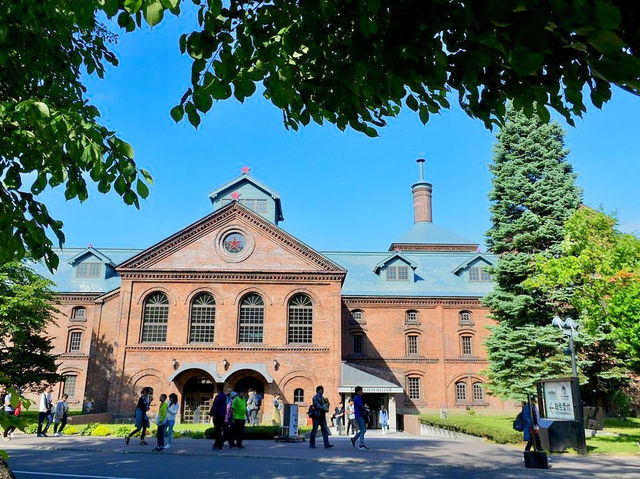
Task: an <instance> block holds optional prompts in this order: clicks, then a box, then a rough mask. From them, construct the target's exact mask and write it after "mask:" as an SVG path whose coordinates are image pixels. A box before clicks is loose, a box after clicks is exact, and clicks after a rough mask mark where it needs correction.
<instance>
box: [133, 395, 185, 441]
mask: <svg viewBox="0 0 640 479" xmlns="http://www.w3.org/2000/svg"><path fill="white" fill-rule="evenodd" d="M158 399H159V401H160V405H159V406H158V414H157V415H156V424H157V426H158V430H157V432H156V440H157V444H156V447H155V448H154V449H153V451H154V452H157V451H164V450H166V449H170V448H171V440H172V439H173V427H174V425H175V423H176V416H177V415H178V411H179V410H180V405H179V404H178V395H177V394H174V393H171V394H169V396H168V398H167V395H166V394H160V397H159V398H158ZM167 399H168V401H167ZM152 401H153V389H152V388H150V387H145V388H142V393H141V394H140V398H139V399H138V403H137V404H136V411H135V421H136V422H135V426H136V427H135V429H134V430H133V431H131V432H130V433H129V434H128V435H127V436H125V438H124V442H125V444H126V445H127V446H128V445H129V441H131V438H132V437H133V436H134V435H135V434H137V433H140V445H142V446H146V445H147V444H148V443H147V441H145V437H146V435H147V429H149V427H150V425H151V424H150V421H149V416H148V415H147V413H148V412H149V409H151V402H152Z"/></svg>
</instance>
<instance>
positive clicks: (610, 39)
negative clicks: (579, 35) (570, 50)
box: [587, 30, 625, 53]
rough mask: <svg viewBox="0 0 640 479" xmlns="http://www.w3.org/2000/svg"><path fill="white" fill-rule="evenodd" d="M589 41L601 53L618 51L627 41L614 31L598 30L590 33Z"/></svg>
mask: <svg viewBox="0 0 640 479" xmlns="http://www.w3.org/2000/svg"><path fill="white" fill-rule="evenodd" d="M587 43H588V44H590V45H591V46H593V48H595V49H596V50H598V51H599V52H600V53H616V52H618V51H620V50H622V49H623V48H624V46H625V42H624V41H623V40H622V38H620V37H619V36H618V35H616V34H615V33H613V32H610V31H607V30H597V31H595V32H593V33H592V34H591V35H589V38H588V40H587Z"/></svg>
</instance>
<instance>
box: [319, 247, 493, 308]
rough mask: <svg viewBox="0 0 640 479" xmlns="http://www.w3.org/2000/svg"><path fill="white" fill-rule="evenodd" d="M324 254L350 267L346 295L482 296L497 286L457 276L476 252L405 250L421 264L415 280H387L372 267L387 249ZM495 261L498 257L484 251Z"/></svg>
mask: <svg viewBox="0 0 640 479" xmlns="http://www.w3.org/2000/svg"><path fill="white" fill-rule="evenodd" d="M322 254H323V255H324V256H326V257H327V258H329V259H330V260H332V261H334V262H335V263H338V264H339V265H340V266H342V267H343V268H344V269H346V270H347V277H346V278H345V280H344V284H343V285H342V294H343V295H344V296H413V297H436V296H446V297H448V296H452V297H453V296H467V297H482V296H485V295H486V294H487V293H489V292H490V291H491V290H492V289H493V282H491V281H486V282H485V281H469V278H468V277H467V275H461V276H457V275H455V274H453V270H454V269H455V268H456V267H457V266H458V265H460V264H461V263H463V262H465V261H467V260H469V259H471V258H474V257H476V256H477V253H474V252H432V251H416V252H410V251H403V252H402V255H403V256H404V257H406V258H407V259H409V260H411V261H412V262H413V263H415V264H417V265H418V267H417V268H416V270H415V271H414V279H415V281H414V282H411V281H387V280H386V278H385V277H384V275H382V276H378V275H376V274H375V273H374V272H373V271H372V265H375V264H378V263H379V262H380V261H382V260H384V259H385V258H387V257H388V256H389V252H388V251H384V252H370V253H365V252H334V251H332V252H322ZM484 257H485V258H488V259H490V260H491V261H492V262H495V260H496V258H495V257H494V256H491V255H484Z"/></svg>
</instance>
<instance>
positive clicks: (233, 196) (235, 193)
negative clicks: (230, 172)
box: [231, 191, 240, 201]
mask: <svg viewBox="0 0 640 479" xmlns="http://www.w3.org/2000/svg"><path fill="white" fill-rule="evenodd" d="M231 198H233V199H234V200H235V201H238V199H239V198H240V193H238V192H237V191H234V192H233V193H231Z"/></svg>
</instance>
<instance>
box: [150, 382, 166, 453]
mask: <svg viewBox="0 0 640 479" xmlns="http://www.w3.org/2000/svg"><path fill="white" fill-rule="evenodd" d="M159 399H160V407H158V416H157V417H156V424H157V425H158V431H157V432H156V440H157V445H156V447H155V448H154V449H153V450H154V451H163V450H164V432H165V430H166V429H167V406H168V405H167V402H166V401H167V395H166V394H160V398H159Z"/></svg>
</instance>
